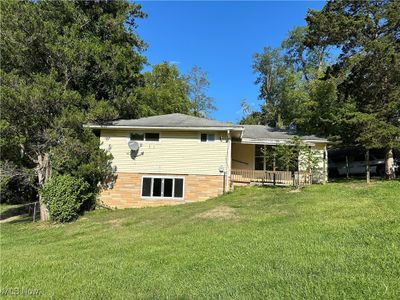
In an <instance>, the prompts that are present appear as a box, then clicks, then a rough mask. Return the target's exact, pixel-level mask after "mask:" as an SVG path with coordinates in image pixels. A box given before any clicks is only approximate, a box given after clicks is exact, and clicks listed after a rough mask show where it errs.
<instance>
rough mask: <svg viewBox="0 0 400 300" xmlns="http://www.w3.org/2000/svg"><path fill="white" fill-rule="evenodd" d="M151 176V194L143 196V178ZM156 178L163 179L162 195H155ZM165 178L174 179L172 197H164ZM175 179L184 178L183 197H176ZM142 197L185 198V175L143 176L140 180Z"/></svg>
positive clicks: (149, 198) (157, 198) (147, 198)
mask: <svg viewBox="0 0 400 300" xmlns="http://www.w3.org/2000/svg"><path fill="white" fill-rule="evenodd" d="M144 178H151V187H150V196H143V179H144ZM154 178H159V179H162V181H161V196H151V195H153V188H154ZM164 179H172V197H164V196H163V194H164ZM175 179H182V197H175ZM140 197H141V198H142V199H146V200H160V199H162V200H183V199H184V198H185V177H182V176H142V178H141V182H140Z"/></svg>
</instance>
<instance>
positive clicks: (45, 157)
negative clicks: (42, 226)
mask: <svg viewBox="0 0 400 300" xmlns="http://www.w3.org/2000/svg"><path fill="white" fill-rule="evenodd" d="M37 161H38V165H37V167H36V173H37V176H38V183H39V188H40V189H41V188H42V187H43V185H44V184H45V183H46V182H47V180H49V178H50V177H51V162H50V154H49V153H45V154H39V155H38V159H37ZM39 205H40V220H41V221H46V220H49V218H50V215H49V210H48V209H47V206H46V204H45V203H44V201H43V198H42V196H41V195H40V193H39Z"/></svg>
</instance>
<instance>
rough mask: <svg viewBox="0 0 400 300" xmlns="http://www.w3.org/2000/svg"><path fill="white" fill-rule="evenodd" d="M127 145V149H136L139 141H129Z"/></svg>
mask: <svg viewBox="0 0 400 300" xmlns="http://www.w3.org/2000/svg"><path fill="white" fill-rule="evenodd" d="M128 146H129V149H131V150H132V151H138V150H139V147H140V145H139V143H138V142H136V141H129V142H128Z"/></svg>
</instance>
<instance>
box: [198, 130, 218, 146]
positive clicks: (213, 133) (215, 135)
mask: <svg viewBox="0 0 400 300" xmlns="http://www.w3.org/2000/svg"><path fill="white" fill-rule="evenodd" d="M202 134H207V141H205V142H203V141H202V140H201V135H202ZM210 134H212V135H214V140H213V141H210V140H209V139H208V136H209V135H210ZM216 141H217V134H216V133H215V132H200V134H199V143H202V144H206V143H215V142H216Z"/></svg>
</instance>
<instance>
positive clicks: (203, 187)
mask: <svg viewBox="0 0 400 300" xmlns="http://www.w3.org/2000/svg"><path fill="white" fill-rule="evenodd" d="M142 176H153V177H157V176H163V177H166V176H171V177H174V176H177V177H184V178H185V180H184V198H183V200H172V199H171V200H168V199H167V200H166V199H157V198H152V199H142V198H141V194H140V193H141V186H140V185H141V179H142ZM223 184H224V177H223V176H222V175H221V176H217V175H174V174H140V173H117V179H116V181H115V183H114V187H113V188H112V189H107V190H104V191H102V193H101V195H100V201H101V202H102V204H104V205H106V206H109V207H112V208H114V207H117V208H128V207H145V206H161V205H174V204H182V203H187V202H195V201H202V200H206V199H209V198H212V197H216V196H218V195H221V194H222V193H223Z"/></svg>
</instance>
